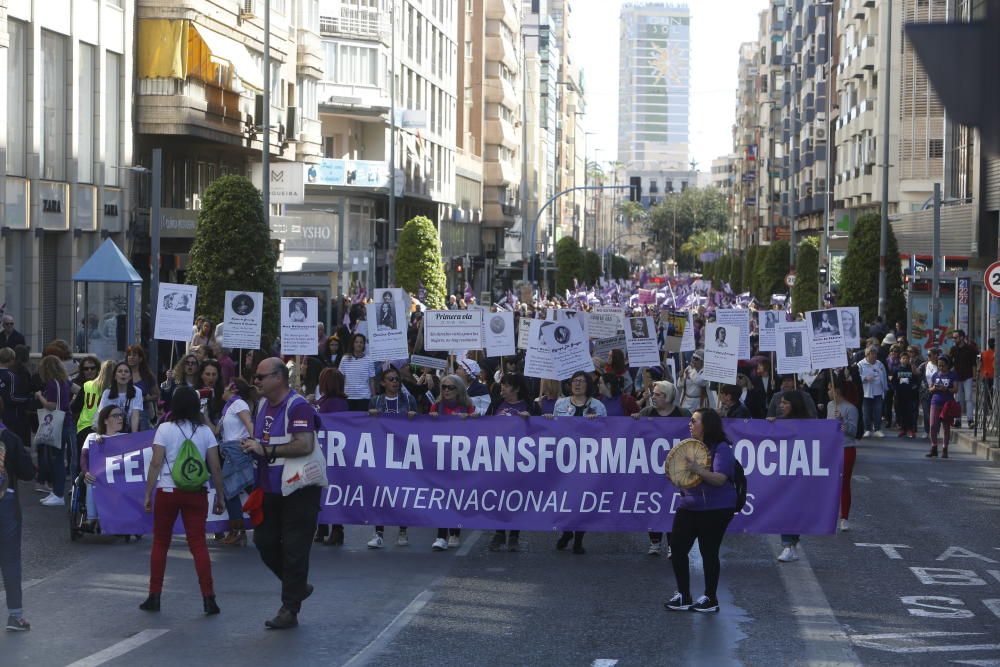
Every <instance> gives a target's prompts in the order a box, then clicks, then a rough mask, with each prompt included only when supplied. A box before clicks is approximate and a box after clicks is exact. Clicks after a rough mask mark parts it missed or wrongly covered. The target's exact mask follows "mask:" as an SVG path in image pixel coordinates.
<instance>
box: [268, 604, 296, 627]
mask: <svg viewBox="0 0 1000 667" xmlns="http://www.w3.org/2000/svg"><path fill="white" fill-rule="evenodd" d="M298 624H299V617H298V614H293V613H292V612H290V611H288V609H287V608H285V607H282V608H281V609H279V610H278V615H277V616H275V617H274V618H272V619H271V620H269V621H264V625H266V626H267V627H268V628H269V629H271V630H287V629H289V628H294V627H297V626H298Z"/></svg>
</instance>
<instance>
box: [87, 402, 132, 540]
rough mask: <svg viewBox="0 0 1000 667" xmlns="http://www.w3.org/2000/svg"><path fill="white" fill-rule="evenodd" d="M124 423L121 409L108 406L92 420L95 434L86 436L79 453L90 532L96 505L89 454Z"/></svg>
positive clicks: (94, 479)
mask: <svg viewBox="0 0 1000 667" xmlns="http://www.w3.org/2000/svg"><path fill="white" fill-rule="evenodd" d="M124 421H125V413H124V412H122V409H121V408H119V407H118V406H117V405H108V406H106V407H105V408H104V409H103V410H101V411H100V412H99V413H98V414H97V419H95V420H94V422H95V423H94V426H95V427H96V429H97V430H96V432H94V433H91V434H90V435H88V436H87V439H86V440H84V441H83V449H82V450H81V451H80V470H81V471H82V472H83V480H84V481H85V482H86V483H87V500H86V507H87V524H88V525H89V527H90V529H91V530H93V529H94V528H96V527H97V503H96V502H95V500H94V482H96V481H97V478H96V477H94V475H93V473H91V472H90V452H91V450H94V449H97V448H98V447H101V446H103V445H104V440H105V438H110V437H113V436H116V435H119V434H120V433H121V432H122V424H123V423H124Z"/></svg>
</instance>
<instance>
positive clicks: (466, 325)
mask: <svg viewBox="0 0 1000 667" xmlns="http://www.w3.org/2000/svg"><path fill="white" fill-rule="evenodd" d="M424 349H425V350H427V351H428V352H451V353H453V354H454V353H456V351H458V350H481V349H483V311H481V310H428V311H426V312H424Z"/></svg>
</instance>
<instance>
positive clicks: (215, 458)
mask: <svg viewBox="0 0 1000 667" xmlns="http://www.w3.org/2000/svg"><path fill="white" fill-rule="evenodd" d="M185 440H191V441H192V442H193V443H194V445H195V447H196V448H197V450H198V453H199V454H201V458H202V461H204V462H205V463H207V465H208V470H209V472H211V475H212V481H213V483H214V486H215V503H214V507H213V512H214V513H215V514H222V512H223V511H225V502H224V501H223V497H224V496H225V493H224V491H223V488H222V468H221V467H220V465H219V446H218V444H217V443H216V442H215V436H214V435H212V429H210V428H209V427H207V426H205V425H204V423H202V418H201V402H200V401H199V399H198V393H197V392H196V391H195V390H194V389H191V388H190V387H185V386H181V387H178V388H177V389H176V390H175V391H174V395H173V398H172V400H171V403H170V418H169V420H167V421H165V422H163V423H162V424H160V426H159V427H158V428H157V429H156V435H154V436H153V460H152V461H151V462H150V464H149V471H148V473H147V475H146V499H145V507H146V511H147V512H152V513H153V550H152V552H151V553H150V555H149V597H147V598H146V600H145V601H144V602H143V603H142V604H141V605H139V608H140V609H142V610H143V611H160V593H161V592H162V591H163V575H164V572H166V569H167V549H169V548H170V540H171V537H172V533H173V528H174V523H175V522H176V521H177V515H178V514H180V515H181V519H182V520H183V522H184V533H185V535H186V536H187V543H188V548H189V549H190V550H191V555H192V556H193V557H194V568H195V570H196V571H197V573H198V585H199V586H200V587H201V595H202V602H203V606H204V610H205V613H206V614H208V615H211V614H218V613H219V605H218V604H216V602H215V588H214V585H213V583H212V561H211V559H210V558H209V555H208V546H207V545H206V543H205V522H206V519H207V517H208V493H207V489H206V488H201V489H199V490H196V491H182V490H181V489H179V488H177V485H176V484H175V482H174V477H173V474H174V465H175V464H176V463H177V456H178V454H180V450H181V446H182V445H183V444H184V441H185ZM191 460H192V459H188V461H189V462H190V461H191ZM164 463H166V466H167V470H166V472H165V473H164V474H161V471H162V470H163V465H164ZM154 488H155V489H156V503H155V505H154V503H153V489H154Z"/></svg>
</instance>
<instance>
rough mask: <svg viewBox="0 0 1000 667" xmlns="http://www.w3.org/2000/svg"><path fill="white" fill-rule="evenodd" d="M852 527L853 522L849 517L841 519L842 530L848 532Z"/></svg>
mask: <svg viewBox="0 0 1000 667" xmlns="http://www.w3.org/2000/svg"><path fill="white" fill-rule="evenodd" d="M850 529H851V524H850V523H848V522H847V519H841V520H840V532H842V533H846V532H847V531H849V530H850Z"/></svg>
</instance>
